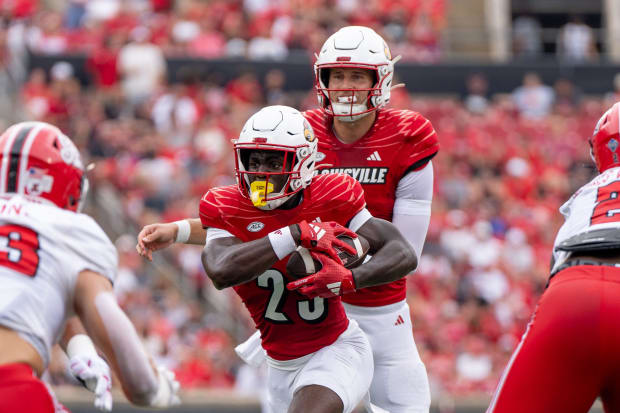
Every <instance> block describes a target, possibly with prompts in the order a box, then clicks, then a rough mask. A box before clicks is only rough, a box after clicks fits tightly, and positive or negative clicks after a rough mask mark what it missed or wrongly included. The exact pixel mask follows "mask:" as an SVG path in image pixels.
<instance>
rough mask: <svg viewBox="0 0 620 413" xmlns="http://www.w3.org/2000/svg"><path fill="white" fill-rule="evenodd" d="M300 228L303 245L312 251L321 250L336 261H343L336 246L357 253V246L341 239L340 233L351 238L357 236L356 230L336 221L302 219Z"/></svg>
mask: <svg viewBox="0 0 620 413" xmlns="http://www.w3.org/2000/svg"><path fill="white" fill-rule="evenodd" d="M297 225H299V230H300V232H301V236H300V238H299V241H300V244H301V246H302V247H304V248H307V249H309V250H311V251H319V252H323V253H325V254H327V255H329V256H330V257H331V258H332V259H333V260H334V261H336V262H338V263H341V264H342V260H341V259H340V257H338V251H337V250H336V248H338V249H341V250H345V251H347V252H348V253H349V254H355V253H356V251H355V248H354V247H352V246H350V245H349V244H347V243H346V242H344V241H342V240H339V239H338V238H337V237H338V235H348V236H350V237H351V238H355V237H357V235H356V234H355V232H353V231H351V230H350V229H348V228H345V227H343V226H342V225H340V224H338V223H337V222H334V221H328V222H311V223H307V222H306V221H301V222H299V223H298V224H297Z"/></svg>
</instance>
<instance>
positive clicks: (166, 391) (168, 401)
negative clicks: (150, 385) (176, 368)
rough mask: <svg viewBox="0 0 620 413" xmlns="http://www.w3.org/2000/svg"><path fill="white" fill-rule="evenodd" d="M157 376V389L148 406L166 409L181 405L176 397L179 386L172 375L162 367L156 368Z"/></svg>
mask: <svg viewBox="0 0 620 413" xmlns="http://www.w3.org/2000/svg"><path fill="white" fill-rule="evenodd" d="M157 374H158V376H159V387H158V388H157V393H156V394H155V395H154V396H153V398H152V399H151V402H150V404H149V405H150V406H151V407H160V408H166V407H170V406H176V405H179V404H181V399H179V396H178V395H177V393H178V391H179V388H180V387H181V385H180V384H179V382H178V381H177V380H176V378H175V376H174V373H173V372H172V371H170V370H168V369H167V368H165V367H164V366H157Z"/></svg>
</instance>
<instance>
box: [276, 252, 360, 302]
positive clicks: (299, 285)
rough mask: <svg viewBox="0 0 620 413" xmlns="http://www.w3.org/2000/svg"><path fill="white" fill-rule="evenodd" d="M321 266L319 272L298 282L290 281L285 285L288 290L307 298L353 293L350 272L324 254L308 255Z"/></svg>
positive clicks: (312, 253)
mask: <svg viewBox="0 0 620 413" xmlns="http://www.w3.org/2000/svg"><path fill="white" fill-rule="evenodd" d="M310 254H311V255H312V257H314V258H315V259H317V260H319V261H320V262H321V264H322V268H321V271H319V272H317V273H315V274H312V275H309V276H307V277H304V278H300V279H299V280H295V281H291V282H290V283H288V284H287V285H286V288H287V289H289V290H299V292H300V293H301V294H303V295H305V296H307V297H309V298H314V297H323V298H331V297H337V296H339V295H342V294H348V293H352V292H354V291H355V280H354V279H353V273H352V272H351V270H349V269H347V268H345V267H344V266H343V265H341V264H338V263H337V262H336V261H334V260H332V259H331V258H329V257H328V256H326V255H324V254H317V253H315V252H311V253H310Z"/></svg>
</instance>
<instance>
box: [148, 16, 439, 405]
mask: <svg viewBox="0 0 620 413" xmlns="http://www.w3.org/2000/svg"><path fill="white" fill-rule="evenodd" d="M397 61H398V58H394V59H393V58H392V56H391V53H390V49H389V47H388V45H387V44H386V43H385V41H384V40H383V39H382V38H381V36H379V35H378V34H377V33H376V32H374V31H373V30H372V29H369V28H367V27H361V26H349V27H344V28H342V29H340V30H339V31H338V32H336V33H335V34H333V35H332V36H331V37H330V38H329V39H327V41H326V42H325V44H324V45H323V47H322V48H321V50H320V52H319V53H318V55H317V60H316V63H315V75H316V91H317V94H318V100H319V106H320V107H319V109H316V110H310V111H307V112H305V113H304V116H305V117H306V119H307V120H308V121H309V122H310V124H311V125H312V127H313V129H314V131H315V133H316V136H317V138H318V140H319V148H318V152H317V163H321V164H324V165H330V167H329V168H324V169H319V170H318V172H317V173H330V172H340V173H346V174H349V175H351V176H352V177H353V178H355V179H356V180H357V181H359V182H360V183H361V184H362V187H363V189H364V192H365V193H366V200H367V208H368V210H369V211H370V212H371V213H372V214H373V216H375V217H378V218H383V219H386V220H388V221H392V222H393V223H394V225H395V226H396V227H397V228H398V229H399V230H400V231H401V233H402V234H403V235H404V236H405V237H406V238H407V240H408V241H409V243H410V244H411V245H412V246H413V248H414V250H415V251H416V253H417V255H418V256H420V254H421V253H422V247H423V245H424V240H425V238H426V232H427V229H428V225H429V222H430V213H431V200H432V194H433V166H432V163H431V159H432V158H433V157H434V156H435V155H436V154H437V151H438V150H439V143H438V140H437V135H436V133H435V130H434V129H433V126H432V125H431V123H430V121H429V120H427V119H426V118H424V117H423V116H422V115H420V114H419V113H417V112H413V111H410V110H395V109H388V108H386V107H385V106H386V105H387V104H388V102H389V101H390V96H391V89H392V87H393V84H392V81H393V75H394V64H395V63H396V62H397ZM204 240H205V238H204V230H203V229H202V227H201V223H200V220H198V219H193V220H191V219H190V220H182V221H177V222H176V223H174V224H173V223H170V224H153V225H148V226H146V227H144V228H143V229H142V231H141V232H140V234H139V235H138V245H137V247H136V248H137V249H138V252H139V253H141V254H142V255H144V256H146V257H148V258H149V259H151V258H152V251H156V250H159V249H161V248H165V247H167V246H169V245H170V244H172V243H173V242H175V241H176V242H186V243H192V244H204V242H205V241H204ZM343 301H344V302H345V309H346V311H347V315H348V316H349V317H350V318H353V319H355V320H356V321H357V322H358V324H359V326H360V327H361V328H362V330H363V331H364V332H365V333H366V334H367V336H368V338H369V340H370V343H371V346H372V349H373V355H374V361H375V373H374V377H373V381H372V385H371V388H370V396H371V400H372V403H373V404H375V405H377V406H379V407H381V408H383V409H385V410H387V411H389V412H392V413H400V412H407V413H409V412H413V413H420V412H423V413H427V412H428V411H429V408H430V389H429V384H428V377H427V373H426V368H425V366H424V363H423V362H422V360H421V359H420V356H419V354H418V350H417V348H416V345H415V342H414V339H413V335H412V331H411V330H412V323H411V316H410V310H409V306H408V305H407V302H406V280H405V279H404V278H400V279H398V280H396V281H394V282H392V283H389V284H385V285H380V286H376V287H372V288H365V289H358V290H357V291H356V292H355V293H354V294H347V295H346V296H343Z"/></svg>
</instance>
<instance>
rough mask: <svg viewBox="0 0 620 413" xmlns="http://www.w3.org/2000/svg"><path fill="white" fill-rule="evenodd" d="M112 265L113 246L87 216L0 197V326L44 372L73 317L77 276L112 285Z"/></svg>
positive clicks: (41, 203)
mask: <svg viewBox="0 0 620 413" xmlns="http://www.w3.org/2000/svg"><path fill="white" fill-rule="evenodd" d="M117 262H118V256H117V252H116V249H115V248H114V245H113V244H112V243H111V242H110V240H109V238H108V237H107V236H106V234H105V233H104V232H103V230H102V229H101V227H99V225H98V224H97V223H96V222H95V221H94V220H93V219H92V218H91V217H89V216H88V215H85V214H80V213H76V212H71V211H68V210H65V209H61V208H58V207H57V206H56V205H54V204H52V203H49V202H47V201H45V200H40V199H26V198H24V197H22V196H20V195H12V196H4V197H0V325H3V326H6V327H9V328H11V329H13V330H14V331H17V332H18V333H19V334H20V336H22V337H23V338H24V339H25V340H27V341H28V342H29V343H31V344H32V345H33V346H34V347H35V348H36V349H37V351H38V352H39V354H40V355H41V358H42V359H43V362H44V363H45V365H46V366H47V364H48V363H49V359H50V349H51V347H52V346H53V345H54V344H55V343H56V342H57V340H58V339H59V338H60V335H61V333H62V332H63V329H64V324H65V321H66V319H67V318H68V317H70V316H71V315H73V296H74V288H75V283H76V281H77V276H78V274H79V273H80V272H81V271H82V270H92V271H94V272H96V273H99V274H101V275H103V276H105V277H106V278H108V279H110V281H112V282H113V281H114V278H115V276H116V268H117Z"/></svg>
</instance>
